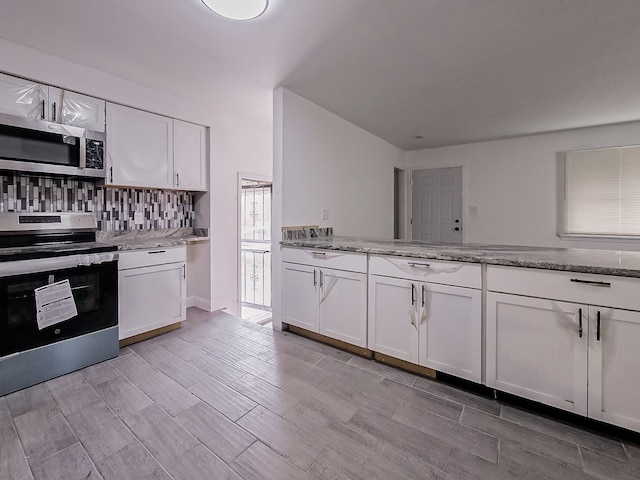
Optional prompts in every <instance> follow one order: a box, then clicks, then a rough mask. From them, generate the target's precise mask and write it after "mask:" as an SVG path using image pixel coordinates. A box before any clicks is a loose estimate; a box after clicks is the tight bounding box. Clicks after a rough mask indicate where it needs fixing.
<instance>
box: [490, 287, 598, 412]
mask: <svg viewBox="0 0 640 480" xmlns="http://www.w3.org/2000/svg"><path fill="white" fill-rule="evenodd" d="M580 314H582V317H583V319H582V322H583V330H582V336H580V332H579V316H580ZM586 316H587V311H586V309H584V308H583V309H582V310H581V309H580V306H579V305H576V304H572V303H565V302H557V301H553V300H548V299H542V298H528V297H521V296H517V295H505V294H500V293H492V292H489V293H488V294H487V361H486V377H487V379H486V381H487V385H488V386H490V387H493V388H495V389H497V390H501V391H504V392H508V393H512V394H514V395H519V396H521V397H525V398H528V399H531V400H535V401H538V402H542V403H545V404H547V405H552V406H554V407H557V408H561V409H563V410H569V411H571V412H574V413H579V414H582V415H586V414H587V340H588V338H587V325H586Z"/></svg>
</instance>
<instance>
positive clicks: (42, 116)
mask: <svg viewBox="0 0 640 480" xmlns="http://www.w3.org/2000/svg"><path fill="white" fill-rule="evenodd" d="M44 108H45V107H44V100H42V120H44Z"/></svg>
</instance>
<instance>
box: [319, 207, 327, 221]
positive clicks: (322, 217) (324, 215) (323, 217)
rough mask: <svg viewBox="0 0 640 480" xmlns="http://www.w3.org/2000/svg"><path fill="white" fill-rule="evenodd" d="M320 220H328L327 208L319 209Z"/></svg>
mask: <svg viewBox="0 0 640 480" xmlns="http://www.w3.org/2000/svg"><path fill="white" fill-rule="evenodd" d="M320 220H329V209H328V208H323V209H322V210H320Z"/></svg>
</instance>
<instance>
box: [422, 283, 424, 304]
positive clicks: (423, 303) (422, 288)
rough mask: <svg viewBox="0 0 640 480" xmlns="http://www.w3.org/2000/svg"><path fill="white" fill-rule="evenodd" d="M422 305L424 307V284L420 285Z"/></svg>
mask: <svg viewBox="0 0 640 480" xmlns="http://www.w3.org/2000/svg"><path fill="white" fill-rule="evenodd" d="M422 306H423V307H424V285H422Z"/></svg>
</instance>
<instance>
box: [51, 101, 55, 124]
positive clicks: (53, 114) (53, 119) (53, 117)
mask: <svg viewBox="0 0 640 480" xmlns="http://www.w3.org/2000/svg"><path fill="white" fill-rule="evenodd" d="M51 110H52V112H51V120H52V121H54V122H55V121H56V102H53V107H52V108H51Z"/></svg>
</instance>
